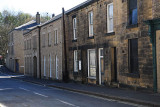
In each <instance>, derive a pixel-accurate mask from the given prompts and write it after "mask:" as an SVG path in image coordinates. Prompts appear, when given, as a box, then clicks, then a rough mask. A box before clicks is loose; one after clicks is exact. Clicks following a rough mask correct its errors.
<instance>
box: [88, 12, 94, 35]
mask: <svg viewBox="0 0 160 107" xmlns="http://www.w3.org/2000/svg"><path fill="white" fill-rule="evenodd" d="M88 22H89V37H92V36H93V35H94V28H93V10H92V11H90V12H88ZM91 29H92V30H91Z"/></svg>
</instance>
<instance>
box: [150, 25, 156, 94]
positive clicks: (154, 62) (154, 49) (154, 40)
mask: <svg viewBox="0 0 160 107" xmlns="http://www.w3.org/2000/svg"><path fill="white" fill-rule="evenodd" d="M151 27H152V28H151V29H152V32H153V33H152V34H153V36H152V39H153V43H152V48H153V50H152V51H153V79H154V80H153V81H154V85H153V88H154V92H157V60H156V59H157V58H156V57H157V56H156V32H155V30H154V26H151Z"/></svg>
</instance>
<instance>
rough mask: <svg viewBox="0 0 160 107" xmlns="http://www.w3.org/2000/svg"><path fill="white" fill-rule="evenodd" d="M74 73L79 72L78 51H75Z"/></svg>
mask: <svg viewBox="0 0 160 107" xmlns="http://www.w3.org/2000/svg"><path fill="white" fill-rule="evenodd" d="M74 72H78V60H77V50H74Z"/></svg>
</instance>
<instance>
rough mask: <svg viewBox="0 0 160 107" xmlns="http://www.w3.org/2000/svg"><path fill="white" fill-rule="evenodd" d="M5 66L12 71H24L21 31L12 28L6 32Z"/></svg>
mask: <svg viewBox="0 0 160 107" xmlns="http://www.w3.org/2000/svg"><path fill="white" fill-rule="evenodd" d="M8 38H9V39H8V41H9V42H8V56H7V60H8V61H7V63H6V66H7V67H8V68H9V69H10V70H12V71H14V72H20V73H23V72H24V60H23V59H24V51H23V31H19V30H18V29H17V30H13V31H11V32H10V33H9V34H8Z"/></svg>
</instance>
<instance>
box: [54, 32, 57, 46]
mask: <svg viewBox="0 0 160 107" xmlns="http://www.w3.org/2000/svg"><path fill="white" fill-rule="evenodd" d="M54 44H58V30H55V31H54Z"/></svg>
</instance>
